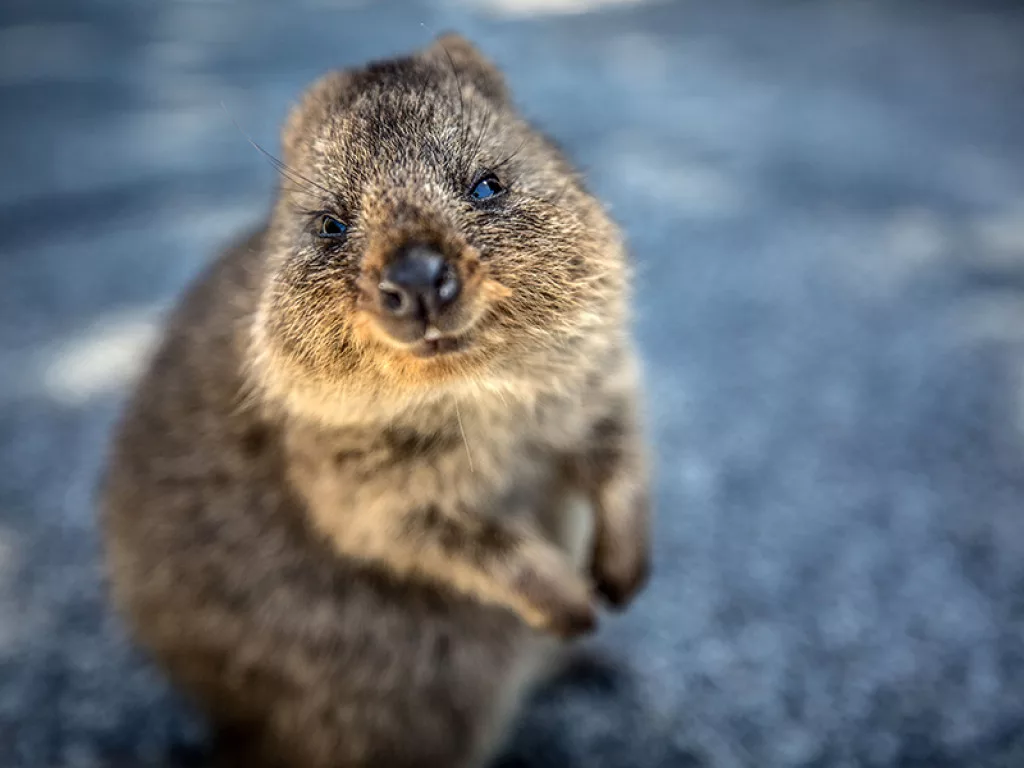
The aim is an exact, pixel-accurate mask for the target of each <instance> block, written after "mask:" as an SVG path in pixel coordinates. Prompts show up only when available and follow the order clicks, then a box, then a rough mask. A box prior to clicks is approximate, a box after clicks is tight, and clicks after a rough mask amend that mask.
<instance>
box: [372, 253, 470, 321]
mask: <svg viewBox="0 0 1024 768" xmlns="http://www.w3.org/2000/svg"><path fill="white" fill-rule="evenodd" d="M461 287H462V286H461V285H460V283H459V276H458V273H457V272H456V271H455V268H454V267H453V266H452V265H451V264H449V263H448V261H447V260H445V258H444V257H443V256H442V255H441V254H439V253H438V252H437V251H435V250H434V249H433V248H430V247H429V246H425V245H412V246H408V247H406V248H403V249H402V250H401V251H400V252H399V253H398V254H396V256H395V258H393V259H392V261H391V263H390V264H388V266H387V267H386V268H385V269H384V272H383V274H382V275H381V281H380V285H379V286H378V288H379V290H380V305H381V308H382V309H383V311H384V312H386V313H387V314H389V315H392V316H393V317H397V318H416V319H420V320H433V319H435V318H436V317H437V316H438V315H439V314H440V313H441V312H442V311H443V310H444V308H445V307H447V306H448V305H449V304H451V303H452V302H453V301H455V299H457V298H458V296H459V291H460V290H461Z"/></svg>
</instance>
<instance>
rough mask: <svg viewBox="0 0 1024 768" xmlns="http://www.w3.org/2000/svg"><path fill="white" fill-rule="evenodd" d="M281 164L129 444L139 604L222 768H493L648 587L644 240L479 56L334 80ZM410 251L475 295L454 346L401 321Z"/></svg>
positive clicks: (128, 550) (311, 97) (126, 591)
mask: <svg viewBox="0 0 1024 768" xmlns="http://www.w3.org/2000/svg"><path fill="white" fill-rule="evenodd" d="M283 144H284V162H285V164H286V168H285V169H284V171H283V175H284V177H285V182H284V183H283V184H282V187H281V190H280V194H279V196H278V201H277V203H276V205H275V207H274V210H273V211H272V214H271V216H270V219H269V222H268V224H267V226H266V227H265V228H264V229H261V230H260V231H259V232H256V233H254V234H253V235H251V236H250V237H249V238H248V239H247V240H245V241H244V242H242V243H240V244H239V245H238V246H236V247H234V248H233V249H231V250H229V251H228V252H227V253H225V254H224V255H223V256H222V257H221V258H220V259H219V260H217V262H216V263H215V264H214V265H213V266H212V267H211V268H210V269H209V270H208V271H207V273H205V274H204V275H202V276H201V277H200V279H199V280H198V281H197V282H196V283H195V284H194V286H193V287H192V288H191V289H190V291H189V292H188V294H187V295H186V296H185V297H184V299H183V301H182V303H181V304H180V306H179V307H178V309H177V311H176V312H175V314H174V316H173V317H172V318H171V320H170V323H169V327H168V330H167V333H166V336H165V338H164V341H163V343H162V345H161V347H160V348H159V350H158V352H157V354H156V357H155V359H154V361H153V362H152V364H151V366H150V368H149V371H148V374H147V375H146V376H145V378H144V380H143V381H142V383H141V385H140V386H139V388H138V390H137V392H136V393H135V396H134V398H133V400H132V403H131V405H130V407H129V409H128V412H127V414H126V417H125V419H124V422H123V424H122V426H121V429H120V431H119V434H118V435H117V440H116V444H115V450H114V454H113V456H112V460H111V468H110V473H109V475H108V478H107V484H106V504H105V514H104V522H105V531H106V537H107V545H108V555H109V563H110V573H111V580H112V584H113V591H114V595H115V598H116V600H117V603H118V605H119V606H121V608H122V609H123V611H124V613H125V615H126V616H127V617H128V618H129V619H130V622H131V627H132V629H133V631H134V633H135V635H136V636H137V637H138V639H139V641H140V642H141V643H142V644H143V645H144V646H146V647H147V648H149V649H150V650H151V651H152V653H153V654H154V656H155V657H156V659H157V660H158V661H159V663H160V664H161V665H163V667H164V668H165V669H166V670H167V672H168V673H169V675H170V676H171V678H172V679H173V680H174V681H175V682H176V683H177V684H178V685H180V686H182V688H184V689H185V690H187V691H188V692H190V693H191V694H192V695H193V696H195V698H196V700H197V701H199V702H200V703H201V704H202V705H203V706H204V707H205V708H206V711H207V712H208V713H209V714H210V716H211V718H212V719H213V721H214V723H215V725H216V726H217V728H218V731H219V734H220V742H219V744H220V746H221V748H222V749H223V757H224V760H225V762H226V764H236V765H246V766H260V765H264V766H270V765H288V766H298V767H299V768H321V767H322V768H327V767H328V766H331V767H334V768H349V767H355V766H388V767H392V768H401V767H402V766H410V767H412V766H452V767H453V768H468V767H469V766H478V765H482V764H483V763H484V762H486V760H487V759H488V758H489V756H491V755H492V754H493V753H494V750H495V749H497V748H498V746H499V745H500V739H501V735H502V733H503V732H504V730H505V729H506V726H507V724H508V722H509V719H510V718H511V717H512V716H514V714H515V711H516V709H517V706H518V704H519V702H520V701H521V699H522V696H523V695H524V693H525V692H526V691H527V690H529V688H530V686H531V685H532V684H533V683H534V682H535V681H536V680H537V679H539V676H540V675H541V674H542V671H543V669H544V668H545V667H546V666H547V665H548V664H549V661H550V659H551V658H552V656H551V654H553V653H555V652H556V651H557V649H558V648H559V646H560V643H561V641H560V640H559V639H558V638H567V637H571V636H575V635H578V634H580V633H582V632H585V631H587V630H589V629H590V628H591V627H592V626H593V624H594V621H595V608H594V599H593V597H592V589H593V588H592V587H591V584H594V585H595V586H596V589H597V591H599V592H600V593H601V594H603V595H604V596H605V597H606V598H607V599H608V600H609V601H610V602H611V603H612V604H613V605H615V606H622V605H625V604H626V603H627V602H628V601H629V600H630V598H631V597H632V596H633V595H634V594H635V592H636V591H637V590H638V589H639V588H640V587H641V585H642V584H643V582H644V580H645V578H646V574H647V567H648V565H647V564H648V527H649V521H648V494H647V485H648V477H647V470H646V461H645V449H644V444H643V438H642V431H641V426H640V418H639V413H638V386H639V381H638V369H637V364H636V360H635V357H634V353H633V351H632V345H631V341H630V338H629V334H628V330H627V326H628V316H627V306H628V287H629V280H628V268H627V261H626V256H625V254H624V250H623V245H622V242H621V239H620V236H619V234H618V232H617V230H616V228H615V226H614V225H613V224H612V222H611V221H610V220H609V219H608V218H607V216H606V215H605V214H604V212H603V211H602V209H601V207H600V205H599V204H598V203H597V202H596V201H595V200H594V199H593V198H592V197H591V196H590V195H589V194H588V192H587V191H586V190H585V188H584V187H583V185H582V183H581V182H580V180H579V179H578V178H577V176H576V174H575V173H574V171H573V170H572V168H571V167H570V165H569V164H568V163H567V161H566V160H565V159H564V158H563V156H562V155H561V153H560V152H559V151H558V150H557V149H556V148H555V147H554V146H553V145H552V144H551V143H550V142H549V141H548V140H547V139H545V138H544V137H543V136H542V135H540V134H539V133H537V132H536V131H535V130H533V129H532V128H531V127H530V126H528V125H527V124H526V123H525V122H524V121H523V120H522V119H521V118H520V117H519V116H518V114H517V112H516V111H515V109H514V107H513V106H512V104H511V102H510V101H509V96H508V91H507V88H506V86H505V84H504V81H503V79H502V77H501V75H500V73H499V72H498V71H497V70H496V69H495V67H494V66H493V64H491V63H490V62H488V61H487V60H486V59H485V58H484V57H483V56H481V55H480V54H479V53H478V52H477V51H476V50H475V49H474V48H473V47H472V46H471V45H470V44H469V43H468V42H466V41H465V40H463V39H461V38H458V37H456V36H454V35H447V36H444V37H443V38H441V39H439V40H438V41H436V42H435V43H434V44H433V45H431V46H430V47H428V48H427V49H425V50H423V51H420V52H418V53H416V54H414V55H411V56H409V57H406V58H401V59H396V60H391V61H387V62H380V63H377V64H372V65H369V66H367V67H364V68H361V69H357V70H351V71H346V72H340V73H334V74H331V75H328V76H327V77H325V78H323V79H322V80H321V81H319V82H318V83H316V84H314V85H313V86H312V87H311V88H310V90H309V91H308V93H307V94H306V95H305V97H304V99H303V100H302V102H301V103H300V104H299V105H298V106H297V107H296V108H295V110H294V111H293V113H292V115H291V116H290V118H289V120H288V122H287V125H286V126H285V129H284V133H283ZM482 171H490V172H492V173H494V174H495V175H496V176H497V177H498V179H499V180H500V181H501V182H502V184H503V185H504V186H505V187H507V192H506V193H505V194H504V195H502V196H500V199H498V200H495V201H492V202H491V203H488V204H486V205H481V204H476V203H473V202H471V201H470V200H469V199H468V198H467V196H466V195H467V191H468V190H469V189H470V188H471V186H472V184H473V183H474V180H475V179H477V178H478V176H479V174H480V173H481V172H482ZM324 211H326V212H329V213H330V214H331V215H333V216H335V217H336V218H337V219H338V220H340V221H342V222H344V223H345V224H347V225H348V227H349V230H348V235H347V238H346V239H344V241H343V242H330V243H325V242H324V241H323V240H321V239H318V238H317V237H315V232H314V231H315V227H316V226H317V225H316V221H317V220H318V219H317V216H318V215H319V214H318V213H317V212H324ZM414 240H415V241H424V242H429V243H430V244H431V245H432V247H434V248H435V249H437V251H438V252H440V253H442V254H443V255H444V257H445V258H446V259H448V260H449V262H450V263H451V264H452V265H453V267H454V269H456V270H457V273H458V276H459V278H460V279H461V281H462V286H463V288H462V292H461V294H460V296H459V298H458V301H457V302H455V304H454V305H453V306H452V307H451V308H450V310H448V311H446V312H445V313H444V314H443V315H442V316H441V317H440V318H439V319H438V321H437V330H438V331H439V332H440V333H443V334H446V335H448V336H450V337H452V338H457V339H458V340H459V348H458V350H457V351H456V352H454V353H451V354H443V355H436V356H432V357H421V356H417V355H415V354H412V353H411V349H412V347H411V345H412V344H413V343H415V340H412V341H410V340H407V339H404V338H402V337H401V336H399V335H398V334H396V332H395V331H394V330H393V329H391V328H390V327H389V326H388V325H387V323H386V321H385V319H384V318H383V315H382V313H381V311H380V306H379V304H378V301H379V299H378V298H377V293H376V291H375V286H376V284H377V283H378V282H379V281H380V279H381V278H380V274H381V270H382V269H383V268H384V267H385V266H386V265H387V263H388V260H389V259H390V258H392V254H394V252H395V250H396V249H397V248H400V247H401V246H402V245H403V244H406V243H408V242H410V241H414ZM580 498H583V499H585V500H587V501H589V504H590V507H591V509H592V510H593V520H592V524H591V525H590V528H591V529H592V533H593V539H592V543H591V544H589V545H588V543H587V542H588V539H587V538H586V530H585V527H586V525H587V521H586V519H585V518H580V512H579V510H580V508H581V507H580V505H579V504H577V503H575V502H574V500H578V499H580ZM585 511H586V513H587V514H588V515H589V514H590V511H589V510H585ZM581 520H582V523H583V525H584V526H585V527H584V528H580V526H579V525H578V523H580V522H581ZM232 761H233V762H232Z"/></svg>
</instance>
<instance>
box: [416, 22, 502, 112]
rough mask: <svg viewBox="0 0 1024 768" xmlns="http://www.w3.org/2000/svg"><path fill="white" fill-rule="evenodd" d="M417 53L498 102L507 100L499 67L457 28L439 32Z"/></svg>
mask: <svg viewBox="0 0 1024 768" xmlns="http://www.w3.org/2000/svg"><path fill="white" fill-rule="evenodd" d="M420 55H421V56H422V57H423V58H425V59H428V60H429V61H431V62H433V63H435V64H436V65H438V66H441V67H448V68H450V69H452V70H454V72H455V75H456V76H457V77H458V78H459V79H460V80H461V81H462V82H463V83H467V82H468V83H472V84H473V86H474V87H475V88H476V89H477V90H478V91H480V92H481V93H482V94H484V96H486V97H487V98H489V99H493V100H494V101H498V102H505V101H507V100H508V96H509V94H508V88H507V86H506V85H505V76H504V75H502V73H501V70H499V69H498V67H497V66H495V64H494V62H492V61H491V60H490V59H488V58H487V57H486V56H484V55H483V53H481V52H480V49H479V48H477V47H476V46H475V45H473V43H471V42H470V41H469V40H467V39H466V38H465V37H463V36H462V35H460V34H458V33H457V32H445V33H443V34H441V35H439V36H438V37H437V38H436V39H435V40H434V42H433V43H431V44H430V45H429V46H427V48H425V49H424V50H423V51H422V53H421V54H420Z"/></svg>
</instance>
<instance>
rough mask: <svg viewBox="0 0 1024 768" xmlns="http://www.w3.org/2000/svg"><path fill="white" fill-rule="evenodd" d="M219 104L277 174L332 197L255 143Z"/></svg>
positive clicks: (223, 106) (325, 189) (331, 195)
mask: <svg viewBox="0 0 1024 768" xmlns="http://www.w3.org/2000/svg"><path fill="white" fill-rule="evenodd" d="M220 105H221V107H222V108H223V110H224V113H225V114H226V115H227V116H228V119H230V120H231V122H232V123H234V125H235V128H237V129H238V132H239V133H240V134H242V136H243V137H244V138H245V140H246V141H248V142H249V144H251V145H252V146H253V148H255V149H256V150H257V151H258V152H260V154H262V155H263V156H264V157H265V158H266V159H267V160H268V161H269V162H270V164H271V166H273V168H274V169H275V170H276V171H277V172H278V173H279V174H281V176H283V177H284V178H286V179H288V180H289V181H290V182H292V183H293V184H299V183H300V182H304V183H305V184H308V185H309V188H307V191H309V192H312V191H313V190H312V188H314V187H315V188H316V189H318V190H320V191H321V192H323V193H324V194H325V195H327V196H328V197H330V198H333V197H334V193H333V192H331V190H329V189H327V187H324V186H322V185H320V184H317V183H316V182H315V181H313V180H312V179H307V178H306V177H305V176H303V175H302V174H301V173H299V172H298V171H296V170H295V169H294V168H292V167H291V166H289V165H288V164H287V163H285V162H284V161H283V160H281V159H279V158H277V157H275V156H274V155H273V154H272V153H270V152H268V151H267V150H265V149H264V148H263V147H261V146H260V145H259V144H258V143H256V141H254V140H253V138H252V137H251V136H250V135H249V134H247V133H246V132H245V131H244V130H243V129H242V126H240V125H239V124H238V121H237V120H235V118H234V116H233V115H232V114H231V113H230V112H229V111H228V108H227V105H226V104H225V103H224V102H223V101H222V102H221V103H220Z"/></svg>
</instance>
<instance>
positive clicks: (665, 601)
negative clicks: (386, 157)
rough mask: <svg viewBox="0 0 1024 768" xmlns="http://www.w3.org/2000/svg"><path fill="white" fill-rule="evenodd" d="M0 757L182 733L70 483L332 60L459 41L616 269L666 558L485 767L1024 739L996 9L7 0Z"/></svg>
mask: <svg viewBox="0 0 1024 768" xmlns="http://www.w3.org/2000/svg"><path fill="white" fill-rule="evenodd" d="M0 25H2V26H0V169H2V175H0V766H2V768H23V767H24V768H57V767H64V766H67V767H69V768H70V767H72V766H73V767H74V768H86V767H88V766H129V765H147V766H148V765H152V766H161V765H171V764H177V763H175V762H174V761H178V762H183V761H187V760H188V759H192V758H197V756H201V744H202V728H201V724H199V723H197V722H195V720H194V719H193V717H192V716H191V714H190V712H189V711H188V709H187V708H185V707H184V706H183V705H182V704H181V702H179V701H177V700H176V699H175V698H174V697H173V696H172V695H171V694H169V693H168V691H167V689H166V686H165V685H164V683H163V682H162V681H161V679H160V676H159V675H158V674H156V673H155V672H154V671H153V670H152V669H150V668H149V667H147V666H146V665H145V663H144V662H142V661H141V660H140V659H139V657H138V656H137V655H136V654H134V653H133V652H132V651H131V650H130V649H129V646H128V645H127V644H126V642H125V641H124V638H123V635H122V634H121V631H120V628H119V625H118V624H117V622H116V621H115V620H113V619H112V618H111V617H110V616H109V613H108V612H107V611H106V609H105V608H104V602H103V592H102V588H101V581H100V576H99V561H98V541H97V536H96V532H95V521H94V508H93V504H92V497H91V494H92V493H93V488H94V482H95V479H96V476H97V472H98V469H99V467H100V464H101V462H102V459H103V450H104V446H105V440H106V438H107V435H108V431H109V428H110V425H111V421H112V419H113V418H114V416H115V414H116V412H117V408H118V407H119V405H120V403H121V402H122V398H123V396H124V392H125V387H126V386H127V385H128V384H129V383H130V381H131V379H132V376H134V375H135V372H136V371H137V369H138V366H139V364H140V363H141V361H143V360H144V359H145V354H146V350H147V349H149V344H150V343H151V341H152V337H153V328H154V323H157V322H159V318H160V313H161V312H163V311H164V310H165V309H166V308H167V306H168V302H169V301H171V300H172V299H173V297H174V296H175V295H176V293H177V292H178V291H179V290H180V289H181V288H182V286H183V285H184V283H185V282H186V281H187V280H188V279H189V278H190V277H191V276H192V275H194V274H195V272H196V270H197V269H198V268H199V267H200V266H201V265H202V264H203V263H204V261H205V260H207V259H208V258H210V257H211V256H212V255H213V254H214V253H215V251H216V249H217V248H218V247H219V245H221V244H222V243H223V242H225V241H226V240H227V239H229V238H231V237H232V236H233V235H234V234H235V233H237V232H238V230H239V229H240V228H242V227H244V226H246V225H248V224H250V223H252V222H255V221H257V220H258V219H259V218H260V217H261V216H262V215H263V213H264V211H265V210H266V206H267V204H268V202H269V199H270V194H271V189H272V184H273V182H274V178H273V174H272V170H271V169H270V168H269V166H268V165H267V164H266V163H265V162H264V160H263V158H261V157H260V156H259V155H258V153H256V152H255V151H254V150H253V149H252V148H251V147H250V146H249V145H248V144H247V142H246V141H245V139H244V138H243V137H242V136H241V134H240V133H239V131H238V130H237V129H236V128H235V126H234V125H233V123H232V120H235V121H237V122H238V123H239V124H240V125H241V126H242V127H243V128H244V129H245V130H246V131H247V132H248V133H250V134H251V135H252V136H253V137H254V138H256V140H257V141H260V142H261V143H263V144H265V145H267V146H269V147H274V146H275V142H276V136H277V127H278V125H279V123H280V121H281V119H282V117H283V115H284V113H285V110H286V108H287V106H288V104H289V102H290V101H291V100H292V99H294V98H295V97H296V95H297V94H298V92H299V91H300V89H301V88H302V87H303V86H304V85H305V84H306V83H307V82H308V81H310V80H311V79H312V78H314V77H315V76H317V75H318V74H319V73H321V72H322V71H323V70H325V69H327V68H330V67H335V66H343V65H346V64H351V63H356V62H360V61H363V60H365V59H367V58H369V57H377V56H385V55H389V54H393V53H398V52H402V51H405V50H408V49H409V48H411V47H414V46H418V45H421V44H424V43H425V42H427V41H428V40H429V39H430V38H431V37H432V36H433V35H434V34H436V33H437V32H440V31H441V30H443V29H449V28H453V29H457V30H459V31H462V32H463V33H465V34H467V35H469V36H470V37H472V38H473V39H474V40H476V41H477V42H478V43H479V44H480V45H481V47H483V48H484V49H485V50H486V51H487V52H488V53H489V54H490V55H491V56H493V58H495V59H496V60H497V61H498V62H499V63H500V64H501V65H502V66H503V68H504V69H505V70H506V72H507V74H508V77H509V80H510V82H511V84H512V86H513V88H514V89H515V92H516V94H517V97H518V100H519V102H520V103H521V104H522V105H523V107H524V109H525V111H526V112H527V114H528V115H530V116H531V117H532V118H534V119H536V120H537V121H538V122H539V123H540V124H541V125H542V126H543V127H544V128H545V129H547V130H548V131H549V132H550V133H552V134H554V135H555V136H556V137H557V138H559V139H560V140H561V141H562V142H564V144H565V145H566V146H567V147H568V149H569V151H570V152H571V154H572V155H573V156H574V157H575V158H576V160H577V161H578V162H579V163H580V164H581V165H582V166H583V167H584V168H585V169H586V170H587V172H588V173H589V177H590V179H591V181H592V185H593V188H594V189H595V190H596V191H597V192H598V193H599V194H600V195H601V196H602V197H603V198H604V199H605V200H607V201H608V203H609V204H610V205H611V208H612V212H613V214H614V215H615V216H616V217H617V218H618V220H619V221H620V222H621V223H622V224H623V225H624V227H625V228H626V230H627V232H628V235H629V238H630V241H631V243H632V246H633V248H634V250H635V254H636V259H637V263H638V265H639V266H638V272H639V278H638V291H637V293H638V295H637V315H638V316H637V325H638V334H639V339H640V343H641V346H642V350H643V354H644V358H645V361H646V365H647V375H648V381H649V390H650V415H651V422H652V429H653V436H654V439H655V440H656V444H657V455H658V492H657V507H658V510H657V511H658V523H657V532H656V547H657V560H656V573H655V578H654V581H653V583H652V584H651V586H650V588H649V589H648V590H647V592H646V593H645V594H644V596H643V598H642V599H641V600H640V601H639V602H638V603H637V604H636V605H635V607H634V608H633V609H632V610H631V611H630V612H629V613H627V614H626V615H625V616H623V617H621V618H614V619H609V620H607V621H606V622H605V623H604V625H603V628H602V630H601V633H600V635H599V636H598V637H597V638H595V639H594V641H593V644H594V647H595V649H596V650H597V651H599V652H600V653H601V654H602V655H603V656H604V657H605V659H606V664H607V665H608V666H609V667H610V669H611V671H607V670H606V671H605V672H600V671H599V670H596V669H591V671H590V672H587V673H585V672H583V671H578V672H577V674H575V675H573V676H570V678H569V679H568V680H565V681H563V682H562V683H561V684H560V685H557V686H555V687H553V688H552V689H551V690H549V691H548V692H547V693H546V694H544V695H543V696H542V697H541V698H539V699H538V701H537V702H535V703H534V704H533V706H532V707H531V709H530V711H529V712H528V713H527V714H526V716H525V718H524V722H523V725H522V728H521V731H520V732H519V733H518V735H517V736H516V737H515V739H514V741H513V744H512V746H511V748H510V749H511V752H510V755H509V756H508V757H507V760H506V764H507V765H508V766H517V767H520V768H525V767H526V766H531V767H535V768H546V767H550V768H554V767H555V766H579V767H580V768H582V767H584V766H585V767H587V768H591V767H593V768H611V767H612V766H615V767H621V768H627V767H628V768H641V767H644V768H646V767H647V766H662V765H664V766H680V767H681V768H682V767H685V768H731V767H732V766H751V767H753V768H774V767H775V766H779V767H781V768H790V767H794V768H795V767H796V766H806V767H807V768H810V767H811V766H816V767H819V768H833V767H835V768H840V767H845V766H885V767H889V766H920V767H921V768H925V767H928V768H931V767H935V768H942V767H947V766H949V767H952V766H956V767H957V768H961V767H962V768H985V767H987V766H991V767H993V768H994V767H995V766H1003V767H1006V768H1012V767H1016V766H1024V10H1022V8H1021V7H1020V6H1019V5H1015V4H1013V3H1009V2H1005V3H999V2H988V1H987V0H985V1H981V2H979V1H969V0H964V1H963V2H959V3H955V2H945V1H943V0H931V1H930V2H925V1H924V0H901V2H898V3H897V2H887V3H883V2H870V1H868V0H858V1H856V2H854V1H853V0H850V1H848V2H844V0H820V1H819V2H802V1H799V0H778V1H774V2H769V1H768V0H760V1H759V0H720V1H718V2H713V3H712V2H701V0H689V1H686V2H657V1H656V0H647V1H645V0H476V1H473V0H442V1H439V2H426V1H425V0H424V1H420V2H397V0H372V2H371V0H362V1H360V0H303V1H302V2H287V1H285V0H248V1H243V0H220V1H219V2H215V1H213V0H207V1H199V0H195V1H193V2H185V1H183V0H162V1H161V2H156V1H151V2H142V1H141V0H92V1H91V2H86V1H84V0H83V1H80V2H71V1H70V0H67V1H65V2H56V1H55V2H46V3H44V2H39V0H4V2H3V6H2V8H0Z"/></svg>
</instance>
